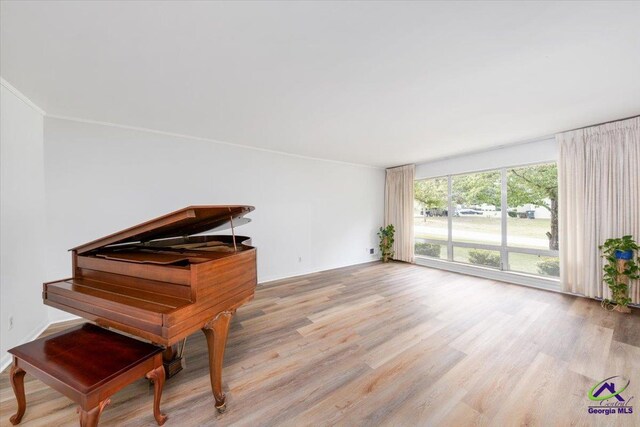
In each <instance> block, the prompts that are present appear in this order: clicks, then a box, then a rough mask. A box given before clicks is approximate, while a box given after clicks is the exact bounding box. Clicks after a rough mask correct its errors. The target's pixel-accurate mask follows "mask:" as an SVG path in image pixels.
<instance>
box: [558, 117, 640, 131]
mask: <svg viewBox="0 0 640 427" xmlns="http://www.w3.org/2000/svg"><path fill="white" fill-rule="evenodd" d="M636 117H640V114H638V115H635V116H629V117H625V118H622V119H615V120H609V121H608V122H602V123H596V124H595V125H587V126H582V127H580V128H575V129H569V130H563V131H562V132H558V133H565V132H573V131H574V130H581V129H587V128H591V127H595V126H602V125H608V124H609V123H615V122H621V121H623V120H629V119H635V118H636Z"/></svg>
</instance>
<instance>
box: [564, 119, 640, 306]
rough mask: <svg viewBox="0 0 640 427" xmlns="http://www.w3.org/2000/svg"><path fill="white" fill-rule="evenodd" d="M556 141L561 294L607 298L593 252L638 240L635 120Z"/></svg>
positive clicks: (636, 288) (639, 175) (638, 290)
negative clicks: (608, 243)
mask: <svg viewBox="0 0 640 427" xmlns="http://www.w3.org/2000/svg"><path fill="white" fill-rule="evenodd" d="M556 140H557V141H558V145H559V149H560V156H559V162H558V190H559V211H560V217H559V225H560V236H559V237H560V279H561V283H562V289H563V290H564V291H566V292H572V293H577V294H582V295H585V296H588V297H592V298H609V297H610V292H609V288H608V286H607V285H606V284H605V283H603V280H602V266H603V260H602V257H601V256H600V250H599V249H598V246H600V245H602V244H603V243H604V241H605V240H606V239H608V238H611V237H622V236H623V235H627V234H631V235H632V236H633V237H634V238H635V239H636V241H637V240H640V172H639V169H640V117H634V118H631V119H628V120H622V121H619V122H614V123H608V124H604V125H600V126H594V127H590V128H586V129H579V130H575V131H570V132H565V133H561V134H558V135H556ZM633 282H635V283H633ZM633 282H632V283H631V299H632V302H633V303H635V304H638V303H640V285H639V284H638V281H637V280H636V281H633Z"/></svg>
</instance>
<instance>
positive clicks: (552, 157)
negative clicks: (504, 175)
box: [416, 138, 558, 179]
mask: <svg viewBox="0 0 640 427" xmlns="http://www.w3.org/2000/svg"><path fill="white" fill-rule="evenodd" d="M557 160H558V147H557V144H556V141H555V138H545V139H541V140H538V141H534V142H528V143H525V144H514V145H508V146H505V147H501V148H496V149H493V150H487V151H482V152H476V153H471V154H467V155H462V156H455V157H450V158H446V159H441V160H435V161H432V162H426V163H420V164H417V165H416V179H424V178H434V177H439V176H444V175H455V174H460V173H465V172H475V171H483V170H488V169H497V168H501V167H507V166H518V165H526V164H531V163H543V162H555V161H557Z"/></svg>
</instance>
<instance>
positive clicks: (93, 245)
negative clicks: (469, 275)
mask: <svg viewBox="0 0 640 427" xmlns="http://www.w3.org/2000/svg"><path fill="white" fill-rule="evenodd" d="M253 209H254V207H253V206H232V205H229V206H189V207H186V208H184V209H180V210H178V211H175V212H172V213H170V214H167V215H163V216H161V217H158V218H156V219H152V220H150V221H147V222H143V223H142V224H139V225H136V226H133V227H130V228H127V229H126V230H122V231H119V232H117V233H113V234H110V235H108V236H106V237H103V238H100V239H97V240H94V241H93V242H89V243H85V244H84V245H80V246H77V247H75V248H73V249H71V250H75V251H78V253H79V254H82V253H85V252H89V251H92V250H94V249H98V248H101V247H104V246H107V245H113V244H116V243H127V242H148V241H151V240H156V239H164V238H169V237H180V236H190V235H192V234H198V233H203V232H205V231H210V230H212V229H214V228H215V229H222V228H225V226H227V227H226V228H229V227H231V224H230V223H231V218H234V219H235V218H241V217H243V216H244V215H245V214H247V213H249V212H251V211H252V210H253ZM246 222H248V221H247V219H244V220H242V221H241V220H238V221H237V222H236V221H234V227H235V226H236V225H239V224H240V223H242V224H244V223H246Z"/></svg>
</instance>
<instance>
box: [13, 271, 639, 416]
mask: <svg viewBox="0 0 640 427" xmlns="http://www.w3.org/2000/svg"><path fill="white" fill-rule="evenodd" d="M74 323H77V322H71V323H66V324H61V325H53V326H52V327H50V328H49V329H48V330H47V331H45V333H44V334H43V335H47V334H51V333H54V332H58V331H61V330H64V329H66V328H68V327H69V326H70V325H71V324H74ZM185 357H186V368H185V369H184V370H183V371H182V372H180V373H179V374H178V375H177V376H175V377H174V378H172V379H170V380H169V381H167V382H166V383H165V390H164V393H163V398H162V409H163V411H165V412H166V413H167V414H168V415H169V419H168V421H167V423H166V424H165V425H166V426H167V427H171V426H180V427H182V426H186V427H189V426H251V427H253V426H276V425H277V426H295V427H299V426H314V427H315V426H365V425H366V426H370V425H386V426H407V425H410V426H413V425H420V426H447V427H448V426H455V427H463V426H488V425H496V426H520V425H526V426H545V427H546V426H600V425H602V426H604V425H613V426H623V427H626V426H637V425H640V416H639V415H638V414H639V413H640V403H638V407H637V408H635V407H634V410H635V413H634V414H632V415H618V414H615V415H611V416H607V417H605V416H602V415H593V414H589V413H588V412H587V410H588V406H589V404H590V401H589V400H588V398H587V392H588V390H589V388H590V387H592V386H593V385H594V384H595V383H596V382H597V381H600V380H603V379H605V378H606V377H609V376H614V375H623V376H627V377H629V378H630V379H631V383H630V386H629V389H628V391H626V392H625V397H627V398H632V397H633V396H638V399H640V362H639V361H640V311H639V310H637V309H634V310H633V312H632V313H631V314H630V315H624V314H620V313H613V312H607V311H604V310H602V309H601V307H600V304H599V303H598V302H597V301H593V300H589V299H584V298H577V297H574V296H569V295H563V294H558V293H552V292H546V291H542V290H536V289H531V288H526V287H520V286H516V285H509V284H505V283H500V282H495V281H492V280H484V279H478V278H473V277H469V276H464V275H460V274H455V273H451V272H447V271H440V270H433V269H429V268H425V267H420V266H415V265H409V264H405V263H389V264H382V263H378V262H376V263H369V264H363V265H356V266H350V267H346V268H341V269H336V270H331V271H326V272H319V273H314V274H310V275H306V276H300V277H294V278H290V279H282V280H278V281H274V282H270V283H266V284H262V285H260V286H258V289H257V290H256V297H255V299H254V300H253V301H251V302H250V303H248V304H247V305H245V306H243V307H242V308H240V309H239V311H238V313H237V314H236V316H235V317H234V318H233V320H232V323H231V329H230V334H229V340H228V343H227V350H226V353H225V364H224V374H223V389H224V392H225V393H226V394H227V402H228V403H227V405H228V410H227V412H226V413H224V414H219V413H217V411H215V408H214V406H213V398H212V396H211V389H210V382H209V374H208V357H207V354H206V345H205V339H204V335H203V334H202V333H200V332H199V333H197V334H194V335H192V336H190V337H189V339H188V341H187V347H186V352H185ZM25 388H26V393H27V404H28V405H27V411H26V414H25V416H24V419H23V421H22V423H21V425H24V426H27V427H29V426H43V427H51V426H71V425H74V426H75V425H77V422H78V421H77V414H76V412H75V405H74V404H73V403H72V402H71V401H70V400H69V399H67V398H66V397H64V396H62V395H60V394H58V393H57V392H55V391H54V390H52V389H50V388H49V387H47V386H45V385H44V384H43V383H41V382H39V381H38V380H36V379H34V378H30V377H29V376H28V375H27V377H26V378H25ZM152 401H153V387H152V386H151V385H150V384H149V382H147V381H146V380H140V381H136V382H134V383H133V384H131V385H129V386H128V387H126V388H125V389H123V390H121V391H120V392H119V393H117V394H116V395H114V396H113V397H112V402H111V404H110V405H109V406H108V407H107V408H106V409H105V411H104V412H103V415H102V417H101V423H100V425H101V426H132V427H133V426H136V427H137V426H155V425H156V424H155V421H154V418H153V415H152ZM631 401H632V402H634V401H633V400H631ZM634 404H635V403H634ZM15 410H16V402H15V398H14V396H13V391H12V389H11V385H10V383H9V378H8V372H6V371H5V372H3V373H2V374H1V375H0V426H2V427H3V426H9V425H10V423H9V417H10V416H11V414H13V413H14V411H15Z"/></svg>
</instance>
